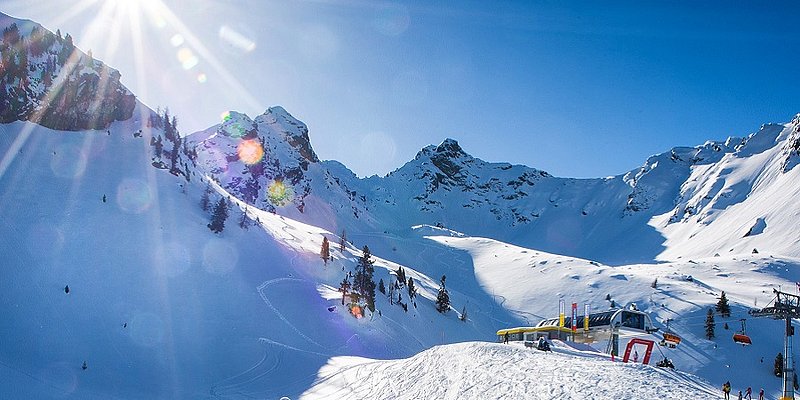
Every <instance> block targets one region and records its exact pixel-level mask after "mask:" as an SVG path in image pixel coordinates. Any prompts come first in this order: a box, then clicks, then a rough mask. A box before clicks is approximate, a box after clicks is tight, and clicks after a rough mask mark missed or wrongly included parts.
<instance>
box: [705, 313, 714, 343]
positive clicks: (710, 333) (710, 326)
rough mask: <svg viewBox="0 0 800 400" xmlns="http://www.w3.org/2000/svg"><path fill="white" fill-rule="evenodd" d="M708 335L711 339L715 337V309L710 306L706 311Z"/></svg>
mask: <svg viewBox="0 0 800 400" xmlns="http://www.w3.org/2000/svg"><path fill="white" fill-rule="evenodd" d="M706 337H707V338H708V339H709V340H711V339H713V338H714V310H712V309H710V308H709V309H708V313H706Z"/></svg>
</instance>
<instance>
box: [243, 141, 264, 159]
mask: <svg viewBox="0 0 800 400" xmlns="http://www.w3.org/2000/svg"><path fill="white" fill-rule="evenodd" d="M236 154H238V155H239V159H240V160H242V162H244V163H245V164H247V165H253V164H255V163H257V162H259V161H261V159H262V158H263V157H264V149H263V148H262V147H261V143H258V142H257V141H255V140H253V139H250V140H243V141H242V142H241V143H239V145H238V146H236Z"/></svg>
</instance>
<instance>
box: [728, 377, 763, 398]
mask: <svg viewBox="0 0 800 400" xmlns="http://www.w3.org/2000/svg"><path fill="white" fill-rule="evenodd" d="M722 394H723V397H724V398H725V400H730V398H731V382H730V381H728V382H725V383H724V384H722ZM742 399H747V400H753V389H752V388H751V387H749V386H748V387H747V390H745V391H744V396H743V395H742V391H741V390H740V391H739V396H738V397H737V399H736V400H742ZM758 400H764V388H761V390H759V391H758Z"/></svg>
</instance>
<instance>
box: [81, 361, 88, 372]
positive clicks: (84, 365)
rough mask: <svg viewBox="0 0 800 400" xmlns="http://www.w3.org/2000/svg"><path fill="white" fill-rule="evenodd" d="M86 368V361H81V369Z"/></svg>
mask: <svg viewBox="0 0 800 400" xmlns="http://www.w3.org/2000/svg"><path fill="white" fill-rule="evenodd" d="M86 368H89V366H88V365H86V361H84V362H83V365H81V369H82V370H84V371H86Z"/></svg>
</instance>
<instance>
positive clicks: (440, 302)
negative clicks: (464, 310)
mask: <svg viewBox="0 0 800 400" xmlns="http://www.w3.org/2000/svg"><path fill="white" fill-rule="evenodd" d="M446 279H447V277H446V276H444V275H442V279H441V280H440V281H439V282H441V283H442V285H441V286H440V287H439V294H437V295H436V311H439V312H440V313H446V312H447V311H449V310H450V294H449V293H448V292H447V288H446V287H445V280H446Z"/></svg>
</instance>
